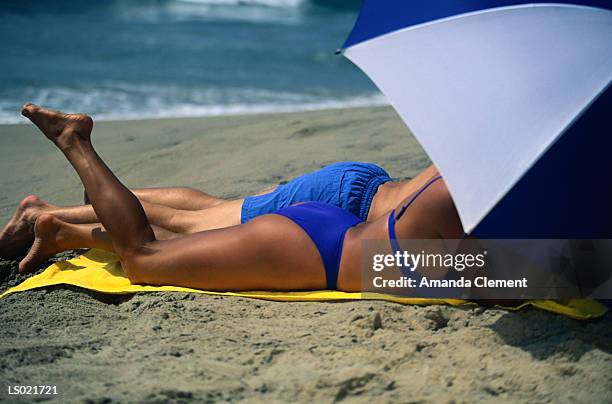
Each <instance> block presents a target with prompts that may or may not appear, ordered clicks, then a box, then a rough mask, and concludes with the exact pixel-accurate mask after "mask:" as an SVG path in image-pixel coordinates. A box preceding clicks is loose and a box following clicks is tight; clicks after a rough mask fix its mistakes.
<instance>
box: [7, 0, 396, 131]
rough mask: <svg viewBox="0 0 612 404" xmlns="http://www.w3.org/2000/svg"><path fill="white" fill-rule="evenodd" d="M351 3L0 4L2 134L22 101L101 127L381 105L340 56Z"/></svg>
mask: <svg viewBox="0 0 612 404" xmlns="http://www.w3.org/2000/svg"><path fill="white" fill-rule="evenodd" d="M358 8H359V1H350V0H327V1H326V0H320V1H315V0H118V1H102V0H96V1H87V2H82V1H73V0H61V1H54V2H42V1H34V0H30V1H0V15H1V18H2V21H3V24H2V25H1V26H0V38H1V40H0V55H2V57H1V58H0V72H1V73H2V74H1V81H0V123H14V122H22V121H23V120H22V118H20V117H19V115H18V110H19V106H20V105H21V104H22V103H23V102H35V103H40V104H43V105H46V106H50V107H53V108H56V109H61V110H66V111H79V112H85V113H88V114H91V115H93V116H94V118H96V119H131V118H152V117H170V116H206V115H219V114H236V113H257V112H276V111H295V110H307V109H319V108H326V107H341V106H360V105H377V104H381V103H384V99H383V98H382V96H381V95H380V94H379V93H378V91H377V90H376V89H375V88H374V86H373V85H372V84H371V83H370V82H369V80H368V79H367V78H366V77H365V75H363V74H362V73H361V72H360V71H359V70H358V69H357V68H356V67H355V66H353V65H352V64H351V63H350V62H349V61H348V60H346V59H344V58H343V57H342V56H338V55H334V50H335V49H336V48H338V47H339V46H340V45H341V44H342V43H343V41H344V39H345V38H346V36H347V35H348V33H349V31H350V29H351V27H352V25H353V22H354V20H355V18H356V15H357V12H358Z"/></svg>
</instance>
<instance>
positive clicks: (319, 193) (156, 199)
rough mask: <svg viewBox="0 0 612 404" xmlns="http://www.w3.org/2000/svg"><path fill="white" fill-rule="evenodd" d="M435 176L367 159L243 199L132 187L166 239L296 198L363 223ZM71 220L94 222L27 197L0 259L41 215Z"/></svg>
mask: <svg viewBox="0 0 612 404" xmlns="http://www.w3.org/2000/svg"><path fill="white" fill-rule="evenodd" d="M436 175H439V174H438V172H437V170H436V168H435V167H433V166H432V167H430V168H428V169H427V170H425V171H423V172H422V173H421V174H420V175H418V176H417V177H416V178H414V179H412V180H410V181H401V182H394V181H393V180H392V179H391V177H390V176H389V174H387V172H386V171H385V170H384V169H382V168H381V167H379V166H377V165H375V164H371V163H360V162H345V163H335V164H331V165H329V166H327V167H324V168H322V169H320V170H318V171H315V172H313V173H309V174H305V175H302V176H300V177H298V178H295V179H293V180H291V181H289V182H288V183H286V184H284V185H281V186H279V187H276V188H275V189H273V190H267V191H263V192H261V193H259V194H257V195H255V196H249V197H246V198H245V199H238V200H224V199H220V198H216V197H214V196H211V195H208V194H206V193H204V192H201V191H198V190H195V189H191V188H184V187H182V188H180V187H177V188H149V189H135V190H132V193H134V195H136V197H137V198H138V199H139V200H140V202H141V204H142V206H143V208H144V210H145V214H146V215H147V219H148V220H149V223H151V224H152V225H153V226H154V231H155V237H156V238H157V239H159V240H168V239H172V238H175V237H179V236H181V235H185V234H194V233H198V232H201V231H205V230H213V229H220V228H225V227H230V226H236V225H238V224H244V223H247V222H249V221H251V220H253V219H254V218H256V217H258V216H261V215H264V214H268V213H274V212H276V211H278V210H280V209H283V208H286V207H289V206H291V205H293V204H296V203H300V202H309V201H317V202H324V203H328V204H331V205H335V206H337V207H339V208H342V209H344V210H346V211H348V212H350V213H352V214H354V215H355V216H357V217H359V218H360V219H361V220H363V221H374V220H377V219H378V218H380V217H382V216H383V215H385V214H386V213H388V212H389V211H390V210H391V209H393V208H394V207H395V206H397V205H398V204H399V203H400V202H401V201H402V200H403V199H404V198H405V197H406V196H407V195H411V194H413V193H415V192H416V191H417V190H418V189H420V188H421V187H422V186H423V185H425V183H426V182H427V181H428V180H429V179H431V178H433V177H434V176H436ZM43 213H46V214H50V215H52V216H54V217H56V218H58V219H60V220H62V221H64V222H67V223H72V224H93V223H99V222H100V220H99V219H98V217H97V215H96V212H95V211H94V209H93V208H92V206H91V205H90V204H87V205H81V206H70V207H61V206H55V205H52V204H50V203H47V202H45V201H43V200H41V199H40V198H38V197H36V196H33V195H30V196H27V197H26V198H24V199H23V200H22V201H21V202H20V203H19V206H18V208H17V211H16V212H15V214H14V215H13V217H12V218H11V220H10V221H9V222H8V224H7V225H6V226H5V227H4V229H3V230H2V231H0V257H4V258H14V257H16V256H19V255H21V254H23V253H25V252H26V251H27V249H28V248H29V247H30V246H31V245H32V242H33V241H34V232H33V227H34V226H33V225H34V223H35V222H36V219H38V217H39V216H40V215H41V214H43Z"/></svg>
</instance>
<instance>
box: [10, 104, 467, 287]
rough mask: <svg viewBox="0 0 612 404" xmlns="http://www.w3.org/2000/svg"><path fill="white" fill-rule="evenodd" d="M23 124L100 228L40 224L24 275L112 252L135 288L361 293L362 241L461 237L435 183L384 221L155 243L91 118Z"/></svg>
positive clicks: (344, 217)
mask: <svg viewBox="0 0 612 404" xmlns="http://www.w3.org/2000/svg"><path fill="white" fill-rule="evenodd" d="M22 114H23V115H24V116H26V117H27V118H29V119H30V120H31V121H32V122H33V123H34V124H36V126H38V128H39V129H40V130H41V131H42V132H43V133H44V135H45V136H46V137H47V138H48V139H49V140H51V141H52V142H53V143H54V144H55V145H56V146H57V147H58V148H59V149H60V151H61V152H62V153H63V154H64V156H65V157H66V158H67V159H68V161H69V162H70V163H71V164H72V166H73V167H74V169H75V170H76V172H77V174H78V175H79V177H80V178H81V181H82V182H83V185H84V187H85V191H86V192H87V194H88V195H89V197H90V199H91V203H92V205H93V209H94V210H95V212H96V213H97V217H98V218H99V219H100V222H101V223H100V224H94V225H78V224H76V225H75V224H69V223H66V222H63V221H61V220H59V219H58V218H56V217H54V216H52V215H49V214H42V215H40V216H39V217H38V220H37V221H36V226H35V233H36V239H35V241H34V244H33V246H32V248H31V249H30V252H29V254H28V255H27V256H26V258H24V260H23V261H22V262H21V263H20V269H21V270H29V269H31V267H32V266H33V265H34V263H38V262H39V261H40V260H39V256H40V255H43V256H44V255H46V254H47V252H46V251H47V250H49V249H52V250H57V249H74V248H83V247H85V248H90V247H91V248H105V249H109V248H112V249H113V250H114V251H115V252H116V253H117V254H118V255H119V258H120V260H121V263H122V266H123V269H124V271H125V273H126V275H127V277H128V278H129V279H130V281H131V282H132V283H139V284H150V285H177V286H185V287H192V288H200V289H208V290H275V289H276V290H317V289H325V288H327V289H337V290H344V291H358V290H360V278H361V277H360V273H361V263H360V261H361V249H362V241H364V240H383V239H385V238H388V235H389V234H392V235H393V234H394V235H395V238H398V239H399V238H460V237H461V236H462V228H461V224H460V221H459V217H458V215H457V211H456V209H455V206H454V204H453V201H452V199H451V197H450V195H449V192H448V190H447V188H446V186H445V184H444V182H443V180H442V179H441V178H440V177H439V176H437V177H434V178H433V179H430V180H429V181H428V182H427V183H426V184H425V185H424V186H423V187H422V188H421V189H420V190H419V191H418V192H417V193H416V194H415V195H414V196H412V197H411V198H406V200H405V201H403V202H402V203H401V204H399V205H398V206H396V207H395V208H394V209H393V210H391V211H390V212H389V215H388V216H383V217H381V218H379V219H376V220H373V221H370V222H368V223H365V222H363V221H362V220H361V219H360V218H358V217H356V216H354V215H352V214H351V213H348V212H346V211H345V210H343V209H341V208H338V207H336V206H333V205H329V204H324V203H321V202H305V203H302V204H298V205H292V206H289V207H287V208H284V209H281V210H280V211H278V212H276V213H274V214H266V215H262V216H259V217H257V218H256V219H254V220H251V221H249V222H248V223H246V224H242V225H238V226H233V227H229V228H224V229H217V230H209V231H204V232H200V233H196V234H192V235H186V236H182V237H176V238H173V239H170V240H158V239H156V236H155V232H154V229H153V227H152V226H151V225H150V223H149V221H148V220H147V216H146V215H145V211H144V209H143V207H142V205H141V203H140V202H139V200H138V198H136V196H135V195H134V194H133V193H132V192H131V191H130V190H129V189H127V188H126V187H125V186H124V185H123V184H122V183H121V182H120V181H119V180H118V179H117V178H116V177H115V175H114V174H113V173H112V172H111V171H110V169H109V168H108V167H107V166H106V164H105V163H104V162H103V161H102V159H101V158H100V157H99V156H98V154H97V153H96V151H95V150H94V148H93V146H92V144H91V142H90V135H91V131H92V129H93V121H92V119H91V118H90V117H88V116H86V115H66V114H62V113H59V112H55V111H51V110H47V109H44V108H40V107H38V106H36V105H33V104H27V105H25V106H24V107H23V110H22ZM106 233H107V234H106ZM289 268H291V272H290V273H288V269H289ZM289 274H290V276H288V275H289Z"/></svg>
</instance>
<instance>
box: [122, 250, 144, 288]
mask: <svg viewBox="0 0 612 404" xmlns="http://www.w3.org/2000/svg"><path fill="white" fill-rule="evenodd" d="M119 261H120V262H121V267H122V268H123V272H124V273H125V276H126V277H127V278H128V279H129V280H130V283H132V284H147V283H148V281H147V277H146V265H147V264H146V261H147V260H146V257H145V256H144V254H143V253H142V251H140V249H130V250H127V251H122V252H121V254H120V255H119Z"/></svg>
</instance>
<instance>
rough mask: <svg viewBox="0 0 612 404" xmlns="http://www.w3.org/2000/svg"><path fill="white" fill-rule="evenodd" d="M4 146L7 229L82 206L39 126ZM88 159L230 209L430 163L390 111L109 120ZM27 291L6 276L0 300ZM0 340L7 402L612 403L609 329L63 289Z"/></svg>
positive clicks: (15, 131)
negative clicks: (40, 394)
mask: <svg viewBox="0 0 612 404" xmlns="http://www.w3.org/2000/svg"><path fill="white" fill-rule="evenodd" d="M94 118H95V117H94ZM0 134H1V135H0V183H1V184H2V190H3V191H2V192H0V224H2V225H3V224H4V223H5V222H6V221H7V220H8V218H9V216H10V214H11V213H12V211H13V209H14V207H15V205H16V204H17V202H19V200H20V199H21V198H23V197H24V196H26V195H28V194H32V193H33V194H36V195H38V196H40V197H42V198H43V199H46V200H49V201H50V202H53V203H57V204H78V203H80V202H81V200H82V187H81V186H80V184H79V181H78V178H77V176H76V175H75V174H74V172H73V171H72V170H71V169H70V168H69V166H68V164H67V163H66V162H65V160H64V159H63V157H62V156H61V155H60V154H59V153H58V152H57V151H56V150H55V149H54V148H53V147H52V146H51V145H50V144H49V143H48V141H47V140H46V139H44V138H43V136H42V135H40V134H39V133H38V132H37V130H36V129H35V128H34V127H33V126H32V125H13V126H0ZM94 143H95V145H96V147H97V148H98V150H99V152H100V154H101V155H102V156H103V157H104V158H105V159H106V160H107V161H108V163H109V165H110V166H111V168H113V170H115V172H116V173H117V174H118V176H119V177H120V178H121V179H122V180H123V181H125V182H126V183H127V184H128V185H129V186H131V187H147V186H171V185H172V186H176V185H187V186H193V187H196V188H199V189H202V190H204V191H206V192H209V193H211V194H213V195H217V196H220V197H225V198H235V197H240V196H244V195H246V194H249V193H253V192H257V191H260V190H261V189H264V188H266V187H269V186H273V185H276V184H279V183H281V182H283V181H286V180H288V179H290V178H292V177H294V176H297V175H300V174H302V173H305V172H308V171H312V170H315V169H317V168H320V167H322V166H324V165H326V164H329V163H331V162H335V161H346V160H359V161H371V162H375V163H378V164H380V165H382V166H383V167H385V168H386V169H387V170H388V171H389V172H390V174H391V175H392V176H394V177H398V178H407V177H412V176H414V175H415V174H416V173H418V172H419V171H420V170H421V169H423V168H424V167H426V166H427V165H428V164H429V161H428V159H427V157H426V155H425V154H424V153H423V151H422V149H421V148H420V146H419V145H418V143H417V142H416V140H415V139H414V138H413V137H412V136H410V134H409V131H408V130H407V129H406V127H405V126H404V124H403V123H402V122H401V121H400V120H399V119H398V117H397V116H396V114H395V113H394V112H393V111H392V110H391V109H389V108H365V109H347V110H331V111H320V112H304V113H292V114H280V115H251V116H239V117H215V118H192V119H166V120H149V121H123V122H101V123H96V126H95V129H94ZM66 256H67V255H64V258H65V257H66ZM22 279H23V277H22V276H20V275H16V262H14V261H0V282H1V283H0V290H4V289H6V288H7V287H9V286H11V285H14V284H16V283H18V282H19V281H21V280H22ZM0 324H2V326H1V328H0V383H1V384H3V386H0V388H2V393H0V397H2V394H5V392H6V385H7V384H20V385H24V384H54V385H57V386H58V392H59V393H60V394H59V395H58V396H57V397H55V400H57V401H58V402H59V401H66V400H68V401H70V402H137V401H138V402H142V401H144V402H168V401H170V402H184V401H189V400H197V401H211V400H218V401H241V400H248V401H249V402H253V401H254V402H263V401H267V402H270V401H271V402H287V401H296V402H312V401H315V400H316V401H317V402H319V401H321V402H334V401H350V402H371V401H373V400H376V401H388V402H457V403H459V402H474V401H484V402H499V401H502V402H600V403H604V402H610V401H612V316H611V315H610V314H608V315H606V316H605V317H604V318H602V319H599V320H596V321H591V322H578V321H574V320H570V319H567V318H564V317H561V316H558V315H554V314H550V313H544V312H540V311H536V310H525V311H522V312H519V313H508V312H505V311H503V310H499V309H491V308H489V309H487V308H483V307H477V306H466V307H459V308H451V307H437V306H436V307H433V306H432V307H414V306H401V305H397V304H393V303H385V302H343V303H279V302H266V301H259V300H251V299H244V298H232V297H213V296H203V295H195V294H159V293H151V294H138V295H122V296H108V295H102V294H97V293H93V292H88V291H83V290H80V289H76V288H69V287H54V288H50V289H46V290H38V291H31V292H25V293H20V294H15V295H11V296H9V297H7V298H5V299H2V300H0Z"/></svg>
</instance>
